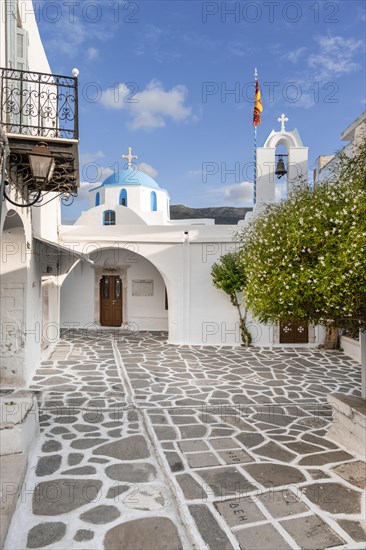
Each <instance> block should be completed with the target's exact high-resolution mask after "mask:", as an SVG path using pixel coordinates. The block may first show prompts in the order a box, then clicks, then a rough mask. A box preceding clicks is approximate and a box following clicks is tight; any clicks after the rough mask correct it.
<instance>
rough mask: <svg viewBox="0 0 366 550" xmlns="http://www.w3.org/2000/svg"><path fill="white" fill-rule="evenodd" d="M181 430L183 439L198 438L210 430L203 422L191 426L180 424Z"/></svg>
mask: <svg viewBox="0 0 366 550" xmlns="http://www.w3.org/2000/svg"><path fill="white" fill-rule="evenodd" d="M179 431H180V434H181V437H182V439H196V438H199V437H204V436H205V435H206V434H207V432H208V428H207V426H204V425H201V424H191V425H189V426H184V425H183V426H179Z"/></svg>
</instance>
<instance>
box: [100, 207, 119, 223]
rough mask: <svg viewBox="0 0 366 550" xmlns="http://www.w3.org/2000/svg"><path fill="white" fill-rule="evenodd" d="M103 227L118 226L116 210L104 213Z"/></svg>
mask: <svg viewBox="0 0 366 550" xmlns="http://www.w3.org/2000/svg"><path fill="white" fill-rule="evenodd" d="M103 225H116V213H115V211H114V210H106V211H105V212H103Z"/></svg>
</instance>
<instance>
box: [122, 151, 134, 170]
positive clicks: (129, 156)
mask: <svg viewBox="0 0 366 550" xmlns="http://www.w3.org/2000/svg"><path fill="white" fill-rule="evenodd" d="M121 158H122V159H127V161H128V167H129V168H131V166H132V161H133V159H138V156H137V155H133V154H132V148H131V147H129V148H128V155H122V156H121Z"/></svg>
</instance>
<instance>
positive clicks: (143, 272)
mask: <svg viewBox="0 0 366 550" xmlns="http://www.w3.org/2000/svg"><path fill="white" fill-rule="evenodd" d="M138 250H139V247H138V246H137V245H134V244H132V243H129V244H126V245H125V246H123V245H122V244H121V245H120V246H118V247H115V248H104V249H101V248H98V249H97V250H96V252H94V253H92V254H90V259H91V260H92V261H93V262H94V265H90V264H87V263H85V262H82V261H81V262H79V263H78V264H77V265H76V266H74V268H73V269H72V270H71V271H70V273H69V274H68V276H67V277H66V279H65V280H64V282H63V285H62V288H61V327H63V328H68V327H71V326H73V327H74V328H76V329H78V328H79V329H85V328H88V327H91V326H93V327H95V326H120V327H122V329H127V330H131V331H133V332H137V331H145V330H148V331H168V330H169V304H170V300H169V299H167V296H168V297H169V292H170V290H169V287H170V285H169V281H167V280H166V277H165V276H163V274H162V273H161V272H160V271H159V269H158V268H157V267H156V266H155V265H154V264H153V263H152V262H151V261H150V260H149V259H148V258H146V257H145V256H143V255H142V254H139V252H138ZM120 285H121V288H120ZM116 293H117V294H116ZM113 302H115V303H113ZM103 308H108V310H105V309H103ZM113 308H121V315H120V312H119V311H118V312H114V311H113ZM114 313H116V315H114ZM117 313H118V315H117ZM108 319H112V321H111V323H110V325H109V323H108ZM119 319H121V321H122V322H121V323H119V322H118V323H116V322H115V321H116V320H119Z"/></svg>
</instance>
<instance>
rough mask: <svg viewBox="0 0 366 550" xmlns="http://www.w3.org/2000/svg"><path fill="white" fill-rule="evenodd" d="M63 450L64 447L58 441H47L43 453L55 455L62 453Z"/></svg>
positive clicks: (43, 446)
mask: <svg viewBox="0 0 366 550" xmlns="http://www.w3.org/2000/svg"><path fill="white" fill-rule="evenodd" d="M61 449H62V445H61V443H60V442H59V441H56V440H55V439H50V440H49V441H46V443H43V445H42V452H43V453H55V452H57V451H60V450H61Z"/></svg>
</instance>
